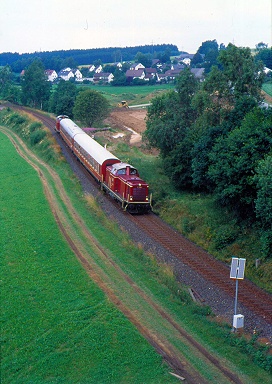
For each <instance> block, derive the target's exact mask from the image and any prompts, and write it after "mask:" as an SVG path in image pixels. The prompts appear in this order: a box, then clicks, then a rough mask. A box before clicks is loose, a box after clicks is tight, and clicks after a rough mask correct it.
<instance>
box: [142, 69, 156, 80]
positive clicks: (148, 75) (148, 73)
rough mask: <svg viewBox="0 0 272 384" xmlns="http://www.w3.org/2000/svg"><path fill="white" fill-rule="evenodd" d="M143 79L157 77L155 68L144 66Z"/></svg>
mask: <svg viewBox="0 0 272 384" xmlns="http://www.w3.org/2000/svg"><path fill="white" fill-rule="evenodd" d="M144 71H145V80H153V79H155V78H156V79H157V72H158V71H157V68H145V69H144Z"/></svg>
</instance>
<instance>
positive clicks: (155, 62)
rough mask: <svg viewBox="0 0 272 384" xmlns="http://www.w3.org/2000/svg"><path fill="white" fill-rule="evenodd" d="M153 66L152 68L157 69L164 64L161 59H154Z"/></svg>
mask: <svg viewBox="0 0 272 384" xmlns="http://www.w3.org/2000/svg"><path fill="white" fill-rule="evenodd" d="M151 66H152V67H156V68H161V67H162V63H161V61H160V60H159V59H153V60H152V64H151Z"/></svg>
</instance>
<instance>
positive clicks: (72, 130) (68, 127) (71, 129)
mask: <svg viewBox="0 0 272 384" xmlns="http://www.w3.org/2000/svg"><path fill="white" fill-rule="evenodd" d="M60 125H61V127H62V128H63V129H64V130H65V131H66V132H67V133H68V135H69V136H70V137H72V138H73V137H74V136H75V135H76V134H77V133H84V132H83V131H82V129H81V128H79V126H78V125H76V123H74V122H73V121H72V120H70V119H62V120H61V121H60Z"/></svg>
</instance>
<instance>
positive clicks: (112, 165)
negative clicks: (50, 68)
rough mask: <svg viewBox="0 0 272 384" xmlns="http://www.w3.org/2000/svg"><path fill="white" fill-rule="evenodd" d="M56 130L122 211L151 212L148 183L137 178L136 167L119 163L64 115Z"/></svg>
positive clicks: (58, 119)
mask: <svg viewBox="0 0 272 384" xmlns="http://www.w3.org/2000/svg"><path fill="white" fill-rule="evenodd" d="M56 131H57V132H59V133H60V135H61V137H62V138H63V140H64V141H65V142H66V144H67V145H68V146H69V148H70V149H71V151H72V152H73V153H74V154H75V156H76V157H77V158H78V159H79V160H80V161H81V163H82V164H83V165H84V167H85V168H86V169H87V170H88V171H89V172H90V173H91V174H92V175H93V176H94V177H95V178H96V180H97V181H98V182H99V183H101V186H102V188H103V189H104V190H106V191H108V192H109V193H110V195H111V196H113V197H114V198H115V199H116V200H118V201H119V202H120V203H121V204H122V207H123V209H124V210H128V211H130V212H135V213H137V212H148V211H149V210H151V199H150V197H149V187H148V184H147V183H146V182H145V181H143V180H142V179H141V178H140V177H139V174H138V171H137V169H136V168H134V167H133V166H132V165H130V164H127V163H122V162H121V161H120V160H119V159H118V158H117V157H116V156H114V155H113V154H112V153H110V152H109V151H108V150H107V149H106V148H104V147H102V146H101V145H100V144H99V143H97V142H96V141H95V140H94V139H92V138H91V137H90V136H89V135H87V134H86V133H85V132H84V131H83V130H82V129H81V128H80V127H79V126H78V125H76V124H75V123H74V122H73V121H72V120H70V119H69V118H68V117H67V116H65V115H61V116H58V117H57V122H56Z"/></svg>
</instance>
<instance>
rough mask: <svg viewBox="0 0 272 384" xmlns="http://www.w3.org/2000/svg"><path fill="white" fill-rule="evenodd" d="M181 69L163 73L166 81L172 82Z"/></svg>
mask: <svg viewBox="0 0 272 384" xmlns="http://www.w3.org/2000/svg"><path fill="white" fill-rule="evenodd" d="M181 71H182V69H169V70H168V71H166V72H165V74H164V75H165V76H166V78H167V79H168V81H173V80H175V79H176V77H178V76H179V74H180V72H181Z"/></svg>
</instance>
